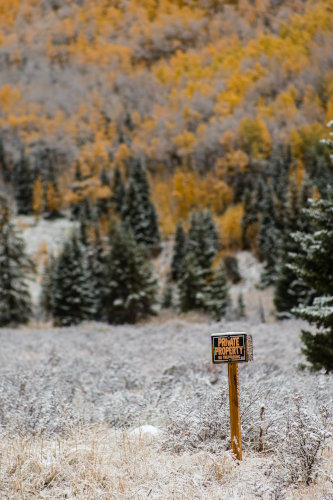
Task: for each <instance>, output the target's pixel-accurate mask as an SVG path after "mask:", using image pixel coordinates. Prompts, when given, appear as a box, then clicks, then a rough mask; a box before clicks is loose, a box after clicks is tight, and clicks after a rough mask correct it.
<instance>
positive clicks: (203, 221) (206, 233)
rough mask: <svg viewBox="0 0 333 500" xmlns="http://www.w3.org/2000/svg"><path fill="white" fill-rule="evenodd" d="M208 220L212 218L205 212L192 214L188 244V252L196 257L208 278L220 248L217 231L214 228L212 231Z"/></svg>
mask: <svg viewBox="0 0 333 500" xmlns="http://www.w3.org/2000/svg"><path fill="white" fill-rule="evenodd" d="M207 218H211V216H210V215H207V213H206V214H205V212H204V211H203V210H200V211H199V212H198V213H196V212H193V213H192V215H191V222H190V229H189V233H188V243H187V251H188V252H191V253H193V254H194V255H195V257H196V259H197V262H198V264H199V266H200V267H201V268H202V270H203V271H204V274H205V276H206V278H207V277H209V275H210V274H211V265H212V263H213V260H214V257H215V256H216V253H217V248H218V239H217V230H216V228H215V227H214V231H212V227H211V226H210V224H207ZM212 223H213V222H212Z"/></svg>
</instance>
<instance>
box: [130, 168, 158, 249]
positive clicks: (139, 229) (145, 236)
mask: <svg viewBox="0 0 333 500" xmlns="http://www.w3.org/2000/svg"><path fill="white" fill-rule="evenodd" d="M122 220H123V221H124V222H125V223H126V224H128V226H129V227H130V228H131V230H132V232H133V234H134V237H135V239H136V241H137V243H142V244H143V245H145V246H146V247H147V248H149V249H152V250H153V251H154V252H157V251H158V250H159V248H160V247H159V245H160V233H159V228H158V222H157V214H156V210H155V207H154V204H153V203H152V201H151V200H150V189H149V184H148V179H147V174H146V171H145V169H144V168H143V167H142V165H141V163H140V162H139V161H135V162H134V163H132V167H131V173H130V178H129V183H128V188H127V192H126V198H125V205H124V207H123V211H122Z"/></svg>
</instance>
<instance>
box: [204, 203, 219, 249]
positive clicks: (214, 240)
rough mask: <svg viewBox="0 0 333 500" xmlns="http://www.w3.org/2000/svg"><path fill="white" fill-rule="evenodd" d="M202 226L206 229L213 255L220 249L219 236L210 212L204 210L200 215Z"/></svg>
mask: <svg viewBox="0 0 333 500" xmlns="http://www.w3.org/2000/svg"><path fill="white" fill-rule="evenodd" d="M202 219H203V224H204V225H205V227H206V231H207V234H208V237H209V239H210V242H211V245H212V247H213V248H214V250H215V255H216V253H217V252H218V250H219V248H220V236H219V232H218V230H217V227H216V224H215V222H214V220H213V217H212V213H211V211H210V210H205V211H204V212H203V214H202ZM215 255H214V257H215Z"/></svg>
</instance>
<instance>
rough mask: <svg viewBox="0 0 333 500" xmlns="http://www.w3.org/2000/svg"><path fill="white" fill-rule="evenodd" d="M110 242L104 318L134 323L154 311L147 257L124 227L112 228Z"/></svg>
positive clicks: (153, 285)
mask: <svg viewBox="0 0 333 500" xmlns="http://www.w3.org/2000/svg"><path fill="white" fill-rule="evenodd" d="M110 243H111V247H110V255H109V258H108V274H107V283H108V285H107V295H106V309H107V311H106V313H107V319H108V321H109V323H135V322H136V321H137V320H138V319H141V318H143V317H145V316H148V315H150V314H153V313H154V310H153V305H154V302H155V296H156V280H155V278H154V277H153V273H152V268H151V264H150V261H149V257H148V254H147V251H146V250H145V248H144V247H143V246H142V245H138V244H137V243H136V241H135V238H134V235H133V234H132V233H131V231H129V232H128V231H126V229H125V228H124V226H120V227H118V228H117V229H116V230H115V232H114V234H113V238H112V240H111V242H110Z"/></svg>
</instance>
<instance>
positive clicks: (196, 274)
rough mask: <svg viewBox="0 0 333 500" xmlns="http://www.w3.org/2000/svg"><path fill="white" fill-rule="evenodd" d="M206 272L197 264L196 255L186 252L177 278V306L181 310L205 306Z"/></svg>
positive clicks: (203, 307)
mask: <svg viewBox="0 0 333 500" xmlns="http://www.w3.org/2000/svg"><path fill="white" fill-rule="evenodd" d="M206 274H207V273H206V272H205V271H204V270H203V269H202V267H201V265H200V264H199V262H198V260H197V258H196V255H195V254H194V253H193V252H188V253H187V254H186V256H185V258H184V261H183V268H182V273H181V276H180V279H179V280H178V291H179V308H180V310H181V311H182V312H186V311H190V310H191V309H202V310H204V309H205V308H206V291H207V283H206V279H205V278H206Z"/></svg>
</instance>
